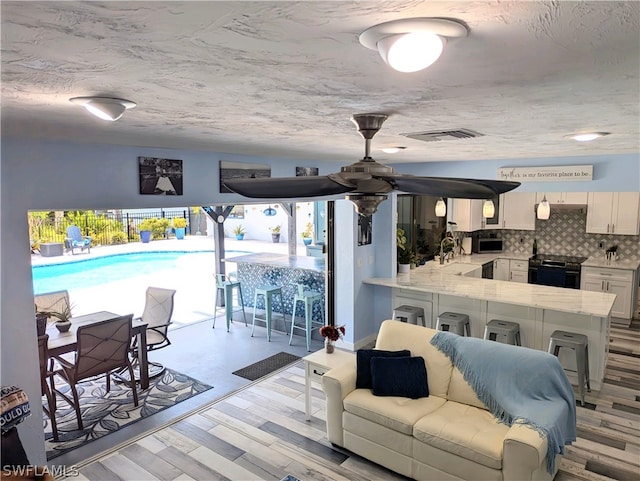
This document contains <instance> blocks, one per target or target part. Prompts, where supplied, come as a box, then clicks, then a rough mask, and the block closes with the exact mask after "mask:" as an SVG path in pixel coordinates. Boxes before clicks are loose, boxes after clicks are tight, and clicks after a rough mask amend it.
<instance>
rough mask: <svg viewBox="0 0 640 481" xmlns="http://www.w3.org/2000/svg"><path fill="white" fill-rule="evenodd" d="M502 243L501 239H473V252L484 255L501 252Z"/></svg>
mask: <svg viewBox="0 0 640 481" xmlns="http://www.w3.org/2000/svg"><path fill="white" fill-rule="evenodd" d="M503 248H504V243H503V241H502V239H497V238H492V237H488V238H478V237H476V238H474V239H473V248H472V249H473V252H475V253H476V254H486V253H490V252H502V250H503Z"/></svg>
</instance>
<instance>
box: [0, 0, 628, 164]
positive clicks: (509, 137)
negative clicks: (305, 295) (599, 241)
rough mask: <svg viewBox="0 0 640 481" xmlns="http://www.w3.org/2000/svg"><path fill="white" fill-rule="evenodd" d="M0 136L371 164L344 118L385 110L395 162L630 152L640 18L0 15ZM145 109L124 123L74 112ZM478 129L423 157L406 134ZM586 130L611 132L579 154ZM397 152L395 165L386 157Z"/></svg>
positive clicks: (363, 13) (503, 5)
mask: <svg viewBox="0 0 640 481" xmlns="http://www.w3.org/2000/svg"><path fill="white" fill-rule="evenodd" d="M1 14H2V15H1V21H2V131H3V135H22V136H36V137H46V138H52V139H71V140H74V141H81V142H101V143H117V144H125V145H138V146H150V147H168V148H180V149H192V150H213V151H220V152H230V153H243V154H249V155H266V156H283V157H289V158H291V157H296V158H300V159H314V160H339V161H344V162H348V163H351V162H353V161H355V160H357V159H358V158H360V157H362V154H363V142H362V140H361V138H360V137H359V135H358V134H357V133H356V131H355V128H354V126H353V125H352V124H351V122H350V121H349V117H350V115H352V114H354V113H364V112H384V113H388V114H390V118H389V120H387V122H386V123H385V125H384V126H383V128H382V130H381V132H380V133H379V134H378V135H377V136H376V138H375V139H374V141H373V154H374V157H375V158H377V159H378V160H382V161H385V162H425V161H439V160H470V159H489V158H523V157H552V156H553V157H555V156H574V155H589V154H596V155H597V154H621V153H637V152H639V151H640V146H639V142H640V141H639V138H640V137H639V125H640V114H639V105H640V98H639V97H640V96H639V90H640V33H639V32H640V3H638V2H635V1H630V2H611V1H605V2H569V1H527V2H525V1H495V2H465V1H455V2H435V1H434V2H426V1H375V2H335V1H330V2H240V1H234V2H136V1H128V2H121V1H118V2H51V1H46V2H10V1H2V2H1ZM421 16H430V17H448V18H455V19H459V20H461V21H463V22H464V23H466V25H467V26H468V27H469V30H470V34H469V36H468V37H467V38H464V39H459V40H455V41H451V42H449V43H448V44H447V46H446V47H445V51H444V53H443V55H442V57H441V58H440V60H439V61H438V62H436V64H434V65H433V66H432V67H431V68H429V69H427V70H423V71H421V72H417V73H413V74H401V73H398V72H395V71H393V70H391V69H390V68H389V67H387V66H386V65H385V64H384V63H383V61H382V59H381V58H380V56H379V55H378V54H377V53H376V52H374V51H371V50H367V49H365V48H364V47H362V46H361V45H360V44H359V42H358V35H359V34H360V33H361V32H362V31H363V30H365V29H367V28H368V27H370V26H372V25H375V24H378V23H381V22H385V21H389V20H394V19H399V18H411V17H421ZM88 95H103V96H117V97H122V98H125V99H129V100H133V101H135V102H137V104H138V106H137V108H135V109H133V110H130V111H127V112H126V113H125V115H124V117H123V118H122V119H121V120H119V121H117V122H103V121H100V120H98V119H95V118H93V117H90V116H89V115H88V114H87V113H86V112H85V111H84V110H83V109H81V108H80V107H78V106H77V105H74V104H72V103H70V102H69V98H70V97H75V96H88ZM461 128H465V129H471V130H474V131H477V132H480V133H482V134H484V136H483V137H479V138H475V139H465V140H444V141H440V142H430V143H425V142H420V141H417V140H413V139H409V138H406V137H403V136H402V135H400V134H402V133H409V132H417V131H424V130H435V129H439V130H449V129H461ZM586 130H598V131H608V132H611V133H612V134H611V135H609V136H607V137H605V138H602V139H600V140H598V141H596V142H590V143H576V142H573V141H569V140H567V139H565V138H563V136H564V135H565V134H568V133H571V132H579V131H586ZM390 145H402V146H406V147H407V149H406V150H404V151H402V152H400V153H399V154H395V155H393V156H392V155H389V154H384V153H382V152H380V151H379V150H378V149H379V148H381V147H383V146H390Z"/></svg>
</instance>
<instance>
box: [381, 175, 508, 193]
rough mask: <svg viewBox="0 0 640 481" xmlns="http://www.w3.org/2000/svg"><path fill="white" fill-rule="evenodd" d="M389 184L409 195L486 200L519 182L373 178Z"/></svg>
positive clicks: (405, 176) (406, 176) (438, 178)
mask: <svg viewBox="0 0 640 481" xmlns="http://www.w3.org/2000/svg"><path fill="white" fill-rule="evenodd" d="M375 177H379V178H382V179H384V180H386V181H388V182H390V183H391V184H392V185H393V186H394V187H395V188H396V189H398V190H401V191H403V192H407V193H410V194H423V195H433V196H436V197H453V198H462V199H488V198H491V197H493V196H495V195H497V194H503V193H505V192H509V191H510V190H513V189H515V188H516V187H518V186H519V185H520V182H509V181H503V180H484V179H457V178H450V177H418V176H414V175H401V174H396V175H388V176H386V175H385V176H375Z"/></svg>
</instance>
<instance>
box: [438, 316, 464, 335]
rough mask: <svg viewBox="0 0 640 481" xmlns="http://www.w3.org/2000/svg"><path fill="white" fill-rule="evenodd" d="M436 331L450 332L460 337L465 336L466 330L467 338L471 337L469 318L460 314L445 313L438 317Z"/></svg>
mask: <svg viewBox="0 0 640 481" xmlns="http://www.w3.org/2000/svg"><path fill="white" fill-rule="evenodd" d="M436 330H438V331H450V332H453V333H455V334H458V335H459V336H464V335H465V330H466V333H467V337H471V324H470V322H469V316H468V315H467V314H460V313H458V312H443V313H442V314H440V315H439V316H438V320H437V322H436Z"/></svg>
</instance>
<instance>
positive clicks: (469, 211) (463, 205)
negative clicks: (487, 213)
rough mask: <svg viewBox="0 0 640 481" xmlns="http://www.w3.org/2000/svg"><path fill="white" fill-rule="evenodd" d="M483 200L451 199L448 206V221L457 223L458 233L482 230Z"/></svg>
mask: <svg viewBox="0 0 640 481" xmlns="http://www.w3.org/2000/svg"><path fill="white" fill-rule="evenodd" d="M482 203H483V201H482V200H479V199H449V202H448V205H447V212H448V213H449V215H448V221H449V222H455V223H456V224H457V225H456V229H455V230H456V231H459V232H473V231H475V230H480V229H482V226H483V218H482Z"/></svg>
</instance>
